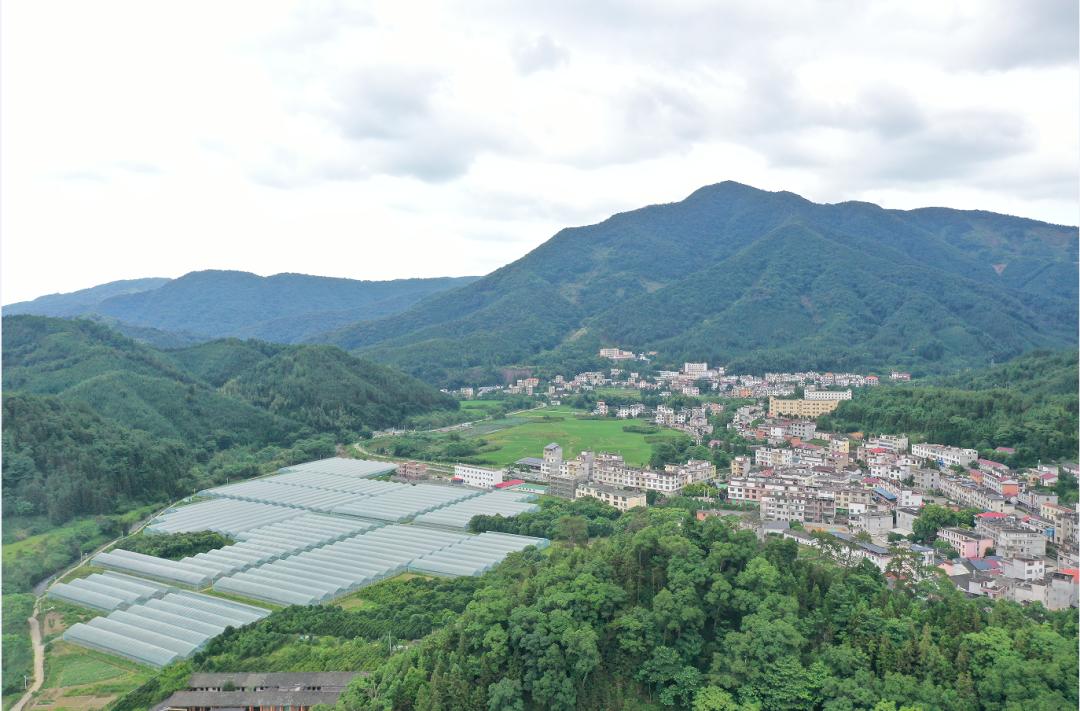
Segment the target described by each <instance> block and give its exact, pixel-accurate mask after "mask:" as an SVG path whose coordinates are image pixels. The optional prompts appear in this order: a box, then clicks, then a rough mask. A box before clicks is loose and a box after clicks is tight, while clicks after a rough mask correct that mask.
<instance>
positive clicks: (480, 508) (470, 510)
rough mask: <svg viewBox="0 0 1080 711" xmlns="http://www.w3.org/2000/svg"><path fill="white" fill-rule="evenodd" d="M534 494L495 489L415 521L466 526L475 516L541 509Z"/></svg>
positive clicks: (509, 514)
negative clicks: (535, 500)
mask: <svg viewBox="0 0 1080 711" xmlns="http://www.w3.org/2000/svg"><path fill="white" fill-rule="evenodd" d="M534 498H536V497H535V496H534V495H533V494H530V493H527V492H523V491H493V492H491V493H490V494H482V495H480V496H477V497H474V498H471V499H467V500H465V501H462V502H460V503H456V504H453V505H451V506H447V507H445V508H441V509H438V510H435V511H431V512H429V513H424V514H422V515H420V516H417V517H416V520H415V523H418V524H423V525H425V526H440V527H446V528H466V527H468V525H469V520H470V519H472V517H473V516H480V515H486V516H495V515H502V516H507V517H509V516H517V515H518V514H522V513H526V512H529V511H538V510H539V509H540V507H539V506H537V505H536V504H534V503H530V502H531V500H532V499H534Z"/></svg>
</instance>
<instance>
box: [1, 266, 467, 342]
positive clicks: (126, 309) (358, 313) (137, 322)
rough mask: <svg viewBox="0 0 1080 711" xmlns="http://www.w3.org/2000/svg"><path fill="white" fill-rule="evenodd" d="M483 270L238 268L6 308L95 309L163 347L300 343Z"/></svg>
mask: <svg viewBox="0 0 1080 711" xmlns="http://www.w3.org/2000/svg"><path fill="white" fill-rule="evenodd" d="M477 278H478V277H439V278H434V279H395V280H390V281H359V280H356V279H336V278H332V277H319V276H308V275H306V274H276V275H274V276H270V277H261V276H258V275H256V274H250V273H248V272H239V271H217V270H207V271H198V272H191V273H190V274H185V275H184V276H182V277H179V278H178V279H136V280H131V281H120V282H112V283H110V284H102V285H101V286H96V287H94V288H92V289H84V290H82V291H76V292H73V293H71V294H55V295H52V296H43V297H41V298H38V299H35V300H34V301H26V302H21V303H17V304H11V305H10V306H5V307H4V311H3V313H4V315H5V316H8V315H17V314H36V315H39V316H65V317H68V316H83V315H86V316H92V317H95V318H99V319H102V320H104V321H105V322H107V323H109V324H110V325H111V326H113V327H114V328H116V329H117V330H120V331H122V332H124V333H126V334H127V335H130V336H131V337H132V338H135V339H136V340H140V341H144V342H147V343H150V344H152V345H157V346H160V347H178V346H185V345H191V344H193V343H196V342H199V341H205V340H209V339H213V338H222V337H230V336H231V337H238V338H258V339H262V340H267V341H274V342H277V343H298V342H300V341H303V340H306V339H308V338H310V337H312V336H315V335H316V334H319V333H323V332H325V331H330V330H333V329H336V328H340V327H342V326H345V325H347V324H351V323H355V322H357V321H365V320H369V319H374V318H382V317H385V316H390V315H392V314H395V313H399V312H401V311H404V310H406V309H408V308H409V307H411V306H413V305H414V304H415V303H416V302H418V301H420V300H421V299H423V298H424V297H427V296H430V295H432V294H435V293H438V292H440V291H445V290H447V289H452V288H455V287H458V286H463V285H465V284H469V283H470V282H472V281H475V280H476V279H477Z"/></svg>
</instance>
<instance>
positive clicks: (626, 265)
mask: <svg viewBox="0 0 1080 711" xmlns="http://www.w3.org/2000/svg"><path fill="white" fill-rule="evenodd" d="M1076 264H1077V231H1076V228H1073V227H1061V226H1056V225H1048V224H1045V223H1041V222H1037V221H1033V220H1025V219H1021V218H1015V217H1009V216H1005V215H996V214H993V213H988V212H963V211H957V210H945V209H935V210H916V211H911V212H904V211H898V210H884V209H882V208H880V207H878V206H876V205H871V204H868V203H841V204H836V205H819V204H815V203H812V202H810V201H808V200H805V199H803V198H801V197H799V196H797V195H794V194H792V193H783V192H781V193H770V192H765V191H761V190H756V189H754V188H751V187H748V186H745V185H739V184H738V183H731V182H728V183H721V184H718V185H714V186H709V187H706V188H702V189H700V190H698V191H697V192H695V193H694V194H693V195H691V196H690V197H688V198H687V199H686V200H684V201H682V202H680V203H674V204H670V205H657V206H652V207H647V208H643V209H641V210H635V211H632V212H627V213H622V214H618V215H615V216H613V217H611V218H610V219H608V220H605V221H604V222H602V223H600V224H597V225H590V226H588V227H578V228H571V229H565V230H562V231H561V232H559V233H558V234H557V235H555V236H554V237H553V238H552V239H551V240H549V241H548V242H546V243H545V244H543V245H541V246H540V247H538V248H537V249H535V250H533V251H532V252H531V253H529V254H528V255H526V256H525V257H523V258H521V259H519V260H518V261H516V262H514V263H512V264H510V265H507V266H505V267H503V268H501V269H499V270H497V271H495V272H493V273H491V274H489V275H488V276H486V277H484V278H483V279H480V280H479V281H477V282H475V283H473V284H469V285H467V286H465V287H462V288H460V289H455V290H453V291H448V292H445V293H442V294H438V295H435V296H432V297H430V298H428V299H426V300H425V301H424V302H423V303H422V304H419V305H417V306H416V307H414V308H412V309H410V310H408V311H405V312H403V313H400V314H397V315H394V316H391V317H387V318H384V319H379V320H376V321H369V322H365V323H360V324H356V325H352V326H349V327H346V328H342V329H340V330H338V331H336V332H333V333H332V334H329V335H327V336H325V337H322V339H323V340H329V341H331V342H333V343H337V344H339V345H341V346H342V347H344V348H347V349H350V350H357V351H361V352H364V353H365V354H367V355H370V356H371V357H372V358H374V359H376V360H381V361H385V362H388V363H392V364H396V365H398V366H400V367H402V368H404V369H406V370H408V371H409V372H412V373H423V374H425V375H428V374H432V375H433V376H434V377H439V378H440V379H441V380H443V381H444V382H450V383H457V382H468V381H470V380H473V379H477V376H478V375H481V374H486V373H489V372H490V370H491V369H492V368H493V367H494V366H499V365H510V364H532V363H534V362H539V363H545V364H552V363H554V364H557V363H559V362H560V361H561V360H563V357H562V356H563V354H565V357H566V358H565V359H566V361H567V362H580V356H581V353H580V352H578V349H577V348H576V347H575V346H574V344H575V343H577V342H578V341H582V340H584V341H586V342H587V343H588V345H589V348H590V349H591V348H592V347H594V346H595V345H598V344H615V345H619V346H622V347H629V348H633V349H635V350H646V349H649V350H658V351H660V353H661V357H662V358H664V359H665V360H668V361H670V362H672V363H676V362H680V361H682V360H708V361H710V362H720V363H725V364H728V365H729V366H730V367H731V368H732V369H733V370H741V371H752V372H761V371H764V370H766V369H781V368H783V369H801V368H816V369H823V370H838V369H862V370H874V369H879V370H880V369H884V368H888V367H901V368H904V369H908V370H913V371H915V372H916V373H917V374H923V373H934V372H938V373H940V372H946V371H948V370H950V369H951V370H955V368H956V367H958V366H972V365H984V364H988V363H989V361H990V359H991V358H996V359H997V360H999V361H1000V360H1005V359H1008V358H1011V357H1014V356H1016V355H1019V354H1021V353H1023V352H1025V351H1028V350H1032V349H1035V348H1040V347H1061V346H1065V345H1069V344H1074V343H1075V342H1076V324H1077V314H1076V308H1075V305H1076V296H1077V285H1076V278H1075V275H1076Z"/></svg>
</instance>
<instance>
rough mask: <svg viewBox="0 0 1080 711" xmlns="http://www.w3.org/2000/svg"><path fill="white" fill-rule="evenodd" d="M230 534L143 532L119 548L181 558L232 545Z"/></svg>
mask: <svg viewBox="0 0 1080 711" xmlns="http://www.w3.org/2000/svg"><path fill="white" fill-rule="evenodd" d="M234 542H235V541H233V540H232V539H231V538H229V537H228V536H223V535H222V534H220V533H215V532H214V531H191V532H189V533H143V534H139V535H137V536H132V537H131V538H127V539H125V540H123V541H121V542H120V544H119V545H118V546H117V548H122V549H124V550H126V551H134V552H135V553H143V554H145V555H152V556H157V557H158V558H168V559H169V560H180V559H181V558H187V557H188V556H192V555H198V554H199V553H205V552H207V551H212V550H216V549H218V548H224V547H225V546H228V545H232V544H233V543H234Z"/></svg>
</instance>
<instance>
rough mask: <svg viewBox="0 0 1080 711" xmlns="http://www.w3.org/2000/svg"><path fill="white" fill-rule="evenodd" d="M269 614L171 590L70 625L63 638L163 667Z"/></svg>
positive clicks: (219, 599) (217, 599)
mask: <svg viewBox="0 0 1080 711" xmlns="http://www.w3.org/2000/svg"><path fill="white" fill-rule="evenodd" d="M268 614H270V611H269V610H265V609H263V608H261V607H255V606H253V605H243V604H241V603H237V602H232V601H230V600H222V599H221V598H216V597H211V596H209V595H200V594H198V593H189V592H172V593H167V594H166V595H165V596H164V597H162V598H160V599H158V598H152V599H150V600H147V601H146V602H143V603H140V604H137V605H132V606H131V607H128V608H127V609H125V610H117V611H115V612H113V613H111V614H109V615H108V616H107V617H95V618H94V619H92V620H90V621H89V622H85V623H82V622H80V623H78V624H75V625H72V626H71V627H69V628H68V629H67V631H65V632H64V640H65V641H68V642H72V643H74V644H79V645H82V646H84V647H89V648H91V649H96V650H99V651H102V652H108V653H110V654H116V655H119V656H121V657H125V658H127V659H131V660H132V661H135V662H139V663H141V664H149V665H150V666H154V667H163V666H165V665H166V664H169V663H171V662H174V661H176V660H178V659H186V658H187V657H190V656H191V655H192V654H194V653H195V652H196V651H198V650H199V649H201V648H202V647H203V646H204V645H205V644H206V642H207V641H209V640H210V639H212V638H213V637H216V636H217V635H219V634H221V633H222V632H224V631H225V628H226V627H241V626H243V625H246V624H249V623H251V622H255V621H256V620H260V619H262V618H263V617H266V616H267V615H268Z"/></svg>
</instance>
